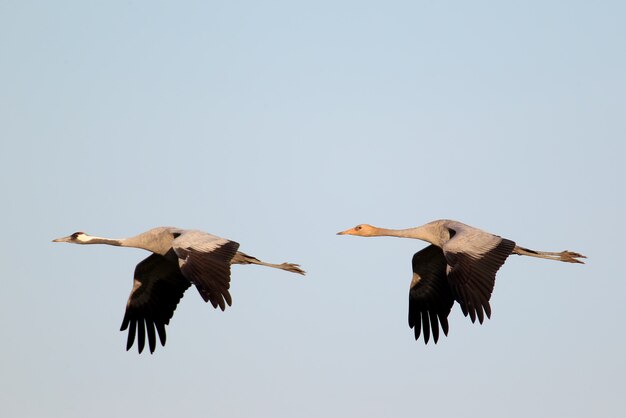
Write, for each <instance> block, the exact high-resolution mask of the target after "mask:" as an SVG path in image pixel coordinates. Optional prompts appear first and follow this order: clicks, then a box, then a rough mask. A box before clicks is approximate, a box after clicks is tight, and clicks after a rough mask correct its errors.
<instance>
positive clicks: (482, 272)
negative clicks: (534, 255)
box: [443, 224, 515, 324]
mask: <svg viewBox="0 0 626 418" xmlns="http://www.w3.org/2000/svg"><path fill="white" fill-rule="evenodd" d="M449 229H450V235H451V239H450V240H449V241H448V242H446V243H445V244H444V245H443V252H444V255H445V257H446V260H447V263H448V268H447V273H448V282H449V283H450V287H451V288H452V293H453V295H454V298H455V299H456V300H457V302H459V305H461V310H462V311H463V314H464V315H465V316H467V315H468V314H469V316H470V318H471V319H472V322H475V321H476V318H478V322H480V323H481V324H482V322H483V320H484V316H485V315H486V316H487V318H489V317H491V306H490V305H489V299H490V298H491V292H492V291H493V287H494V285H495V281H496V273H497V271H498V270H499V269H500V267H501V266H502V265H503V264H504V261H505V260H506V259H507V257H508V256H509V255H511V253H512V252H513V248H515V243H514V242H513V241H511V240H508V239H505V238H502V237H499V236H497V235H493V234H490V233H488V232H485V231H481V230H480V229H476V228H472V227H469V226H466V225H463V224H460V225H459V226H458V227H453V228H449Z"/></svg>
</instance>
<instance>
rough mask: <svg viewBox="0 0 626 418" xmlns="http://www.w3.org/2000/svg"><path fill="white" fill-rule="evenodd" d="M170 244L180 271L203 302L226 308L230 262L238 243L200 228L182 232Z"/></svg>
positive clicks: (228, 300) (229, 300)
mask: <svg viewBox="0 0 626 418" xmlns="http://www.w3.org/2000/svg"><path fill="white" fill-rule="evenodd" d="M172 247H173V249H174V251H175V252H176V255H177V256H178V259H179V265H180V270H181V272H182V274H183V275H184V276H185V277H186V278H187V279H188V280H189V281H190V282H191V283H193V284H194V285H195V286H196V288H197V289H198V292H200V296H202V299H204V301H205V302H209V301H210V302H211V305H213V307H214V308H217V307H218V306H219V307H220V309H222V310H224V309H226V304H228V305H229V306H230V305H231V304H232V298H231V296H230V293H229V292H228V289H229V288H230V261H231V260H232V258H233V257H234V256H235V254H236V253H237V249H238V248H239V244H238V243H236V242H234V241H229V240H227V239H224V238H220V237H216V236H215V235H211V234H208V233H206V232H202V231H194V230H187V231H184V232H183V233H181V234H180V235H179V236H178V237H177V238H176V239H174V242H173V243H172Z"/></svg>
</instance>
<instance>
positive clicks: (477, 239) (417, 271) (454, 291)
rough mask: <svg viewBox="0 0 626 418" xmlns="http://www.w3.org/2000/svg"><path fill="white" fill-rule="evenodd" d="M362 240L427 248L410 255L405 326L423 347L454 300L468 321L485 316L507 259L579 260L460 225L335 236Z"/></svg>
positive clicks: (360, 229) (367, 229)
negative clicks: (393, 240)
mask: <svg viewBox="0 0 626 418" xmlns="http://www.w3.org/2000/svg"><path fill="white" fill-rule="evenodd" d="M339 234H340V235H357V236H365V237H373V236H392V237H400V238H414V239H419V240H422V241H426V242H429V243H430V244H431V245H429V246H427V247H426V248H424V249H423V250H420V251H418V252H417V253H415V255H414V256H413V260H412V269H413V278H412V280H411V286H410V290H409V326H410V327H411V328H413V330H414V333H415V339H416V340H417V339H418V338H419V337H420V335H423V337H424V342H425V343H428V340H429V339H430V336H431V335H432V336H433V340H434V341H435V343H436V342H437V340H438V339H439V329H440V328H441V330H443V332H444V334H446V335H447V334H448V319H447V318H448V315H449V314H450V311H451V309H452V306H453V305H454V302H455V301H456V302H457V303H458V304H459V305H460V306H461V310H462V311H463V314H464V315H465V316H469V317H470V319H471V320H472V322H474V321H476V319H478V321H479V322H480V323H482V322H483V320H484V318H485V317H487V318H489V317H490V316H491V306H490V304H489V300H490V299H491V293H492V292H493V288H494V284H495V280H496V273H497V272H498V270H499V269H500V267H501V266H502V265H503V264H504V262H505V261H506V259H507V258H508V257H509V256H510V255H511V254H517V255H526V256H531V257H539V258H546V259H549V260H556V261H564V262H569V263H582V261H580V260H579V258H585V256H583V255H581V254H578V253H574V252H571V251H561V252H545V251H535V250H530V249H528V248H523V247H519V246H517V245H516V244H515V242H513V241H511V240H509V239H506V238H502V237H500V236H498V235H494V234H491V233H489V232H486V231H483V230H480V229H478V228H474V227H472V226H469V225H466V224H464V223H462V222H458V221H453V220H449V219H442V220H437V221H433V222H429V223H427V224H425V225H422V226H419V227H416V228H408V229H399V230H397V229H385V228H377V227H374V226H371V225H367V224H361V225H357V226H356V227H354V228H351V229H348V230H346V231H342V232H339Z"/></svg>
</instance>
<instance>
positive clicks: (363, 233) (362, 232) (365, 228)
mask: <svg viewBox="0 0 626 418" xmlns="http://www.w3.org/2000/svg"><path fill="white" fill-rule="evenodd" d="M375 232H376V227H373V226H372V225H368V224H359V225H357V226H355V227H354V228H350V229H346V230H345V231H341V232H337V235H357V236H360V237H371V236H374V235H376V234H375Z"/></svg>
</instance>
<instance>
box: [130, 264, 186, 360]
mask: <svg viewBox="0 0 626 418" xmlns="http://www.w3.org/2000/svg"><path fill="white" fill-rule="evenodd" d="M190 285H191V283H190V282H189V280H187V279H186V278H185V277H184V276H183V275H182V274H181V272H180V269H179V267H178V265H177V263H176V262H175V261H173V260H170V259H167V258H165V257H163V256H161V255H159V254H152V255H150V256H149V257H148V258H146V259H145V260H143V261H141V262H140V263H139V264H137V267H136V268H135V280H134V285H133V290H132V291H131V293H130V297H129V298H128V302H127V304H126V312H125V314H124V319H123V320H122V326H121V328H120V331H124V330H126V329H127V328H128V340H127V343H126V350H129V349H130V348H131V347H132V345H133V343H134V342H135V335H136V336H137V340H138V341H137V349H138V350H139V352H140V353H141V352H142V351H143V348H144V346H145V342H146V333H147V335H148V345H149V347H150V353H153V352H154V350H155V348H156V335H155V332H154V331H155V328H156V331H157V333H158V334H159V339H160V340H161V345H163V346H164V345H165V339H166V335H165V325H168V324H169V323H170V319H171V318H172V315H173V314H174V310H175V309H176V305H178V302H179V301H180V299H181V298H182V296H183V294H184V293H185V290H187V288H188V287H189V286H190Z"/></svg>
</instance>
